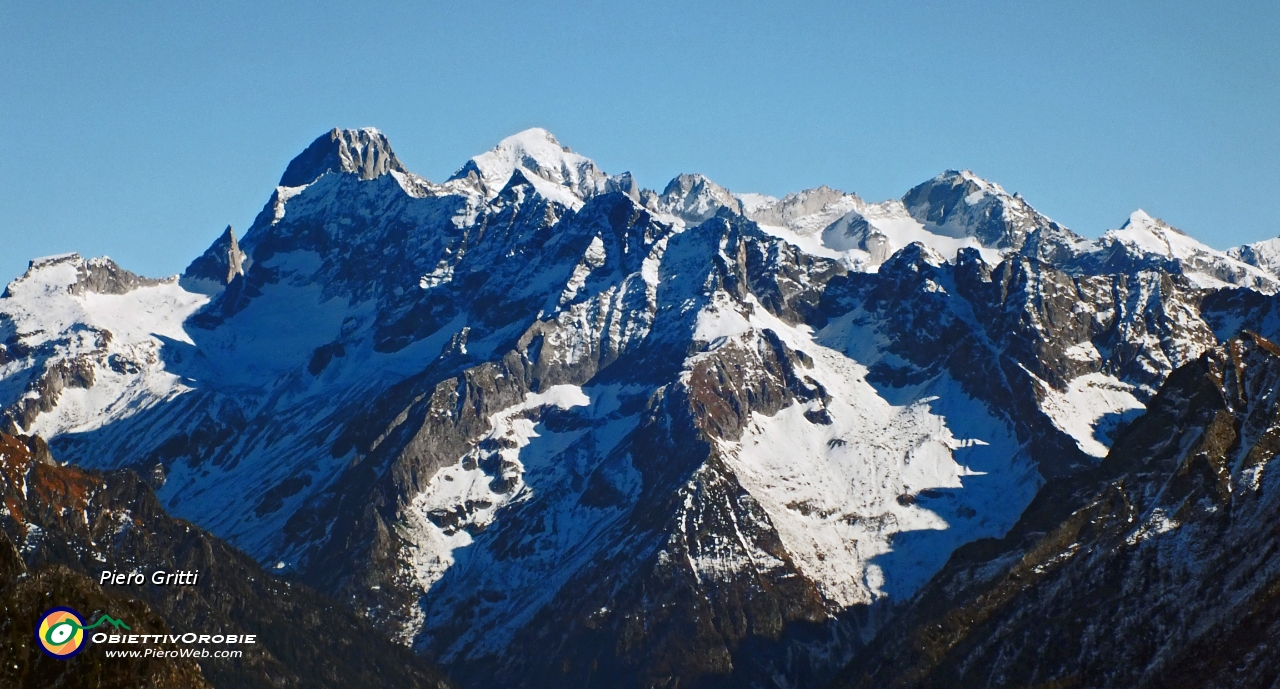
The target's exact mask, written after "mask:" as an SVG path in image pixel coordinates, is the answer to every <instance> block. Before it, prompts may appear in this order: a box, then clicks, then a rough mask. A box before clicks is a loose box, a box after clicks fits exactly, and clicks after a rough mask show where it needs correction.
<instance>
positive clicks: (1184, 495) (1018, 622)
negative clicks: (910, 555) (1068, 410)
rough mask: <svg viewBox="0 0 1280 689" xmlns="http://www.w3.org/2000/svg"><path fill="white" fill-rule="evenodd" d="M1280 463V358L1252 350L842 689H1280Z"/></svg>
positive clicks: (877, 647) (1169, 400) (1221, 354)
mask: <svg viewBox="0 0 1280 689" xmlns="http://www.w3.org/2000/svg"><path fill="white" fill-rule="evenodd" d="M1278 452H1280V347H1277V346H1276V345H1275V344H1273V343H1272V342H1270V341H1268V340H1267V339H1265V338H1263V337H1261V336H1258V335H1256V334H1253V333H1249V332H1245V333H1244V334H1243V335H1242V336H1241V337H1239V338H1236V339H1232V340H1229V341H1227V342H1225V343H1223V344H1222V345H1221V346H1219V347H1216V348H1214V349H1213V350H1211V351H1209V352H1206V353H1205V354H1204V355H1202V356H1201V357H1200V358H1199V359H1197V360H1196V361H1194V362H1192V363H1190V364H1187V365H1186V366H1184V367H1182V368H1180V369H1178V370H1177V371H1175V372H1174V373H1173V375H1171V376H1170V377H1169V380H1168V381H1167V382H1166V383H1165V384H1164V386H1163V387H1162V388H1161V390H1160V392H1159V394H1158V395H1157V396H1156V398H1155V400H1153V401H1152V403H1151V405H1150V407H1149V411H1148V412H1147V413H1146V414H1145V415H1144V416H1143V417H1142V418H1140V419H1138V420H1137V421H1136V422H1134V423H1133V425H1132V426H1131V427H1130V428H1128V429H1127V430H1126V431H1125V432H1124V433H1123V434H1122V435H1121V436H1120V437H1119V439H1118V440H1117V441H1116V443H1115V445H1114V446H1113V447H1112V449H1111V452H1110V453H1109V454H1108V456H1107V458H1106V459H1105V460H1104V461H1103V462H1102V463H1101V464H1100V465H1099V466H1097V467H1096V468H1093V469H1090V470H1087V471H1084V472H1081V473H1079V474H1077V475H1075V476H1072V477H1070V478H1064V479H1061V480H1058V481H1054V482H1051V483H1049V484H1048V485H1047V486H1046V487H1045V489H1044V490H1043V491H1042V492H1041V493H1040V495H1039V496H1038V497H1037V498H1036V501H1035V502H1034V503H1033V504H1032V506H1031V507H1030V508H1029V509H1028V510H1027V512H1026V513H1025V514H1024V516H1023V517H1022V519H1021V520H1020V521H1019V522H1018V524H1017V525H1016V526H1015V527H1014V528H1013V530H1012V531H1011V532H1010V533H1009V535H1008V536H1006V537H1005V538H1004V539H1002V540H999V541H990V540H988V541H985V542H978V543H973V544H971V545H968V546H965V547H963V548H961V549H960V550H959V551H958V552H957V553H956V554H955V556H954V557H953V558H952V560H951V562H950V563H949V564H948V565H947V567H946V568H945V569H944V570H943V571H942V572H941V573H940V574H939V575H938V576H937V577H935V578H934V580H933V581H932V582H931V583H930V584H929V585H928V586H927V587H926V588H925V589H924V590H923V591H922V592H921V594H920V596H919V597H918V598H917V599H916V600H914V601H913V602H912V604H911V605H910V606H909V607H908V608H907V609H906V610H905V611H904V612H903V613H902V614H901V615H900V616H899V617H897V618H896V619H895V620H894V621H893V622H891V623H890V624H889V625H888V626H887V627H886V629H885V630H883V631H882V632H881V633H880V635H879V636H878V637H877V639H876V640H875V642H874V643H873V644H872V645H871V646H870V648H869V649H868V650H867V652H866V653H865V654H863V655H862V656H861V657H859V658H858V659H857V660H856V661H855V662H854V663H853V664H852V665H851V666H850V667H849V668H847V669H846V671H845V673H844V674H843V676H842V677H841V678H840V680H839V681H837V682H836V683H835V685H834V686H835V687H842V688H844V687H848V688H852V687H1061V688H1063V689H1066V688H1068V687H1099V688H1101V687H1117V688H1119V687H1152V688H1155V687H1187V688H1192V687H1197V688H1199V687H1220V688H1222V689H1227V688H1229V687H1271V686H1276V683H1277V682H1278V681H1280V526H1277V525H1278V524H1280V474H1277V472H1275V471H1272V470H1271V467H1270V465H1271V463H1272V462H1274V461H1275V459H1276V455H1277V453H1278Z"/></svg>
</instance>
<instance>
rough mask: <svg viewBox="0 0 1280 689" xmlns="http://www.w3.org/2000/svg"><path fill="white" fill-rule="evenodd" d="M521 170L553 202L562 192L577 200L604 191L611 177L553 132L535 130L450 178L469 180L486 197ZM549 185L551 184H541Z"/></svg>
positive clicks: (474, 160)
mask: <svg viewBox="0 0 1280 689" xmlns="http://www.w3.org/2000/svg"><path fill="white" fill-rule="evenodd" d="M516 170H520V171H521V172H523V173H524V176H525V178H526V179H527V180H528V181H529V182H531V183H532V184H534V186H535V187H537V189H538V191H539V193H542V194H543V195H544V196H549V197H551V198H552V200H563V199H562V198H561V195H562V194H561V193H559V190H561V189H564V190H568V191H569V192H570V194H572V195H573V196H575V197H576V198H577V199H578V200H582V199H586V198H589V197H591V196H594V195H596V194H598V193H600V192H602V191H604V190H605V188H606V186H607V184H608V180H609V176H608V175H606V174H605V173H604V171H603V170H601V169H600V168H599V167H598V166H597V165H596V164H595V161H593V160H591V159H590V158H588V157H586V156H583V155H580V154H577V153H574V152H573V151H571V150H570V149H569V147H568V146H563V145H561V144H560V142H559V141H557V140H556V137H555V136H553V135H552V134H551V132H549V131H547V130H545V129H541V128H538V127H534V128H532V129H526V130H524V131H522V132H519V133H517V134H513V135H511V136H508V137H507V138H505V139H503V140H502V141H500V142H498V145H497V146H495V147H494V148H493V149H491V150H489V151H486V152H485V153H481V154H480V155H478V156H476V157H474V158H472V159H471V160H468V161H467V163H466V164H465V165H463V166H462V168H461V169H460V170H458V171H457V172H455V173H454V174H453V177H450V178H449V179H450V180H451V181H453V180H461V181H469V182H470V183H472V184H474V185H475V186H476V187H478V188H479V189H480V191H482V192H483V193H484V195H485V196H487V197H490V198H492V197H494V196H497V194H498V192H500V191H502V189H503V187H505V186H506V185H507V182H508V181H509V180H510V179H511V175H512V174H513V173H514V172H515V171H516ZM540 182H550V183H551V185H546V184H540Z"/></svg>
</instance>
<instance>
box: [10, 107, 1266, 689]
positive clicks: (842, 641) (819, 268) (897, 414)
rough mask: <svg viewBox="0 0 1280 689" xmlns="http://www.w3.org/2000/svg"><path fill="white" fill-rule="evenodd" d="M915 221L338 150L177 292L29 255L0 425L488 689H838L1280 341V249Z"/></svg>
mask: <svg viewBox="0 0 1280 689" xmlns="http://www.w3.org/2000/svg"><path fill="white" fill-rule="evenodd" d="M1276 242H1280V240H1271V241H1269V242H1262V243H1259V244H1255V245H1249V246H1246V247H1240V248H1238V249H1232V250H1229V251H1226V252H1221V251H1217V250H1214V249H1212V248H1210V247H1208V246H1206V245H1204V244H1202V243H1200V242H1198V241H1196V240H1194V239H1192V238H1191V237H1189V236H1188V235H1186V234H1184V233H1183V232H1181V231H1179V230H1177V229H1175V228H1172V227H1170V226H1168V225H1167V224H1165V223H1163V222H1161V221H1159V220H1157V219H1154V218H1151V217H1150V216H1148V215H1147V214H1146V213H1144V212H1142V211H1136V212H1135V213H1133V215H1132V216H1130V218H1129V219H1128V220H1127V221H1126V222H1125V223H1124V224H1123V225H1122V226H1121V227H1120V228H1119V229H1116V230H1112V231H1109V232H1107V233H1106V234H1104V235H1103V236H1102V237H1100V238H1098V239H1096V240H1089V239H1085V238H1083V237H1081V236H1079V235H1076V234H1074V233H1073V232H1071V231H1070V230H1068V229H1067V228H1065V227H1062V226H1061V225H1059V224H1057V223H1055V222H1053V221H1051V220H1050V219H1048V218H1046V217H1044V216H1043V215H1041V214H1040V213H1038V212H1037V211H1036V210H1035V209H1034V208H1032V207H1031V206H1030V205H1029V204H1028V203H1027V201H1026V200H1025V199H1023V198H1022V197H1021V196H1019V195H1017V194H1010V193H1008V192H1007V191H1005V190H1004V189H1003V188H1001V187H1000V186H999V185H998V184H995V183H992V182H988V181H985V180H983V179H980V178H978V177H977V176H975V175H973V174H972V173H970V172H968V171H960V172H956V171H948V172H944V173H943V174H941V175H938V176H937V177H935V178H933V179H932V180H929V181H927V182H925V183H923V184H921V185H919V186H917V187H915V188H913V189H911V190H909V191H908V192H907V193H906V194H905V195H904V196H903V198H902V199H900V200H890V201H884V202H879V203H871V202H867V201H865V200H863V199H862V198H860V197H858V196H857V195H855V194H852V193H844V192H840V191H836V190H833V189H830V188H827V187H819V188H817V189H809V190H805V191H801V192H798V193H795V194H791V195H788V196H786V197H784V198H781V199H777V198H772V197H767V196H763V195H759V194H747V193H743V194H735V193H732V192H730V191H729V190H727V189H725V188H723V187H721V186H719V185H717V184H716V183H714V182H713V181H711V180H709V179H707V178H705V177H703V176H701V175H681V176H679V177H677V178H676V179H674V180H672V181H671V183H670V184H668V185H667V186H666V187H665V188H664V189H663V190H662V192H661V193H658V192H655V191H651V190H647V189H642V188H640V187H639V186H638V185H637V183H636V182H635V180H634V179H633V177H632V176H631V175H630V174H628V173H622V174H617V175H610V174H607V173H605V172H604V171H602V170H601V169H600V168H599V167H598V166H597V165H596V164H595V163H594V162H592V161H591V160H590V159H589V158H586V157H584V156H582V155H580V154H577V153H574V152H571V151H570V150H569V149H568V148H566V147H564V146H562V145H561V144H560V143H559V142H558V141H557V140H556V139H555V138H554V137H553V136H552V135H551V134H550V133H548V132H546V131H544V130H541V129H531V130H528V131H525V132H521V133H519V134H516V135H514V136H512V137H509V138H507V139H504V140H503V141H502V142H500V143H499V144H498V146H497V147H495V148H494V149H493V150H491V151H488V152H486V153H483V154H481V155H478V156H476V157H475V158H473V159H471V160H470V161H468V162H467V163H466V164H464V165H463V166H462V167H461V168H460V169H459V171H458V172H457V173H456V174H455V175H453V176H452V177H451V178H449V179H448V180H446V181H444V182H441V183H435V182H431V181H428V180H425V179H423V178H421V177H419V176H417V175H414V174H413V173H411V172H409V171H408V170H407V169H406V168H405V167H404V165H403V164H402V163H401V162H400V160H399V159H398V158H397V157H396V155H395V153H394V152H393V151H392V149H391V146H390V144H389V143H388V141H387V139H386V137H384V136H383V135H382V134H381V133H379V132H378V131H376V130H373V129H364V130H336V129H335V130H333V131H332V132H330V133H329V134H326V135H324V136H322V137H320V138H319V139H317V140H316V141H315V143H313V144H312V145H311V146H310V147H308V148H307V150H306V151H304V152H303V153H302V154H300V155H299V156H298V157H297V158H295V159H294V160H293V161H292V162H291V163H290V164H289V165H288V166H287V168H286V171H285V173H284V175H283V177H282V178H281V181H280V186H278V187H277V188H276V189H275V191H274V192H273V193H272V194H271V197H270V199H269V200H268V201H267V203H266V205H265V207H264V208H263V210H262V212H261V213H260V214H259V215H258V217H257V218H256V220H255V221H254V223H253V225H252V226H251V227H250V228H249V229H248V231H247V232H245V233H244V235H243V237H242V238H237V236H236V235H235V233H234V232H233V231H232V230H231V228H227V230H226V231H225V232H224V234H223V235H222V236H221V237H220V238H219V239H218V240H217V241H216V242H215V243H214V244H213V245H212V246H211V247H210V248H209V249H208V250H207V251H206V252H205V253H204V254H203V255H201V256H199V257H197V258H196V259H195V260H194V261H192V263H191V264H190V266H189V267H188V268H187V270H186V271H185V272H184V273H183V274H182V275H181V276H175V277H173V278H169V279H163V280H156V279H149V278H142V277H139V276H137V275H134V274H133V273H130V272H129V271H127V270H125V269H124V268H122V267H120V266H117V265H116V264H115V263H114V262H112V261H111V260H109V259H105V258H97V259H87V260H86V259H84V258H81V257H80V256H78V255H75V254H68V255H64V256H54V257H48V258H42V259H36V260H33V261H32V262H31V265H30V268H29V269H28V270H27V272H26V273H25V274H24V275H23V276H21V277H19V278H17V279H16V280H14V281H13V282H11V283H10V284H9V286H8V288H7V289H6V290H5V292H4V295H3V297H2V298H0V342H2V343H3V344H0V405H2V406H3V414H4V419H3V420H4V425H5V426H6V428H7V430H8V431H9V432H12V433H21V434H28V435H40V436H42V437H44V438H46V439H48V441H49V443H50V444H51V446H52V447H53V448H54V449H55V454H56V455H57V456H58V457H59V458H60V459H63V460H69V461H73V462H76V463H79V464H82V465H85V466H89V467H94V468H102V469H114V468H121V467H131V468H135V469H137V470H139V471H140V472H142V473H143V475H145V476H147V477H150V479H151V480H152V482H153V485H155V486H156V487H157V494H158V496H159V497H160V498H161V500H162V501H163V502H164V504H165V506H166V507H167V509H168V510H169V511H170V512H171V513H173V514H176V515H178V516H181V517H184V518H186V519H189V520H191V521H193V522H195V523H197V524H199V525H201V526H202V527H204V528H206V529H208V530H210V531H212V532H213V533H215V534H217V535H218V536H220V537H222V538H224V539H226V540H228V541H230V542H231V543H233V544H235V545H236V546H238V547H240V548H241V549H243V550H245V551H246V552H248V553H250V554H251V555H252V556H253V557H255V558H256V559H258V560H259V561H260V562H261V563H263V564H264V565H266V566H268V567H270V568H272V569H273V570H275V571H277V572H280V573H282V574H285V575H288V576H292V577H296V578H298V579H301V580H303V581H305V582H307V583H309V584H312V585H313V586H315V587H317V588H319V589H320V590H322V591H325V592H327V593H328V594H330V595H332V596H333V597H335V598H336V599H337V600H339V601H341V602H342V603H344V604H346V605H348V606H350V607H351V608H352V609H353V610H355V611H357V612H359V613H360V614H362V615H365V616H366V617H367V618H368V619H370V620H371V621H373V622H374V623H375V624H377V625H379V626H380V628H381V629H382V630H383V631H384V632H385V633H386V634H387V635H389V636H391V637H393V638H395V639H397V640H399V641H401V642H403V643H405V644H408V645H411V646H412V647H413V648H415V649H416V650H418V651H420V652H421V653H423V654H426V655H427V656H428V657H430V658H432V659H434V660H436V661H437V662H439V663H440V664H442V665H443V666H444V667H446V668H447V669H449V670H450V671H451V672H452V673H453V675H454V677H455V678H456V679H457V680H459V682H460V683H461V684H462V685H464V686H489V685H492V684H491V683H494V682H497V683H498V685H501V686H529V687H535V686H537V687H541V686H547V687H551V686H557V687H559V686H584V687H585V686H597V685H598V684H599V683H600V682H601V681H602V679H601V678H606V677H607V678H610V679H609V682H610V685H611V686H622V687H626V686H634V687H658V686H676V685H677V684H678V685H679V686H761V687H764V686H814V685H815V683H821V682H823V681H825V680H826V679H827V678H829V677H831V676H832V674H833V673H834V672H835V671H836V670H837V669H838V668H839V667H841V666H842V665H843V664H844V663H846V662H847V661H848V660H850V659H851V658H853V657H855V656H856V655H857V654H858V652H859V650H860V649H861V648H862V647H863V645H864V644H866V643H868V642H869V641H871V639H872V638H873V637H874V636H875V635H876V633H877V631H878V630H879V629H881V628H882V627H883V625H884V624H885V623H886V621H887V620H890V619H892V618H893V616H894V615H895V611H897V610H898V609H900V607H901V605H902V604H904V603H905V602H906V601H908V600H909V599H910V598H911V597H912V596H913V595H914V594H915V593H916V592H917V591H918V590H920V589H921V587H922V586H924V585H925V583H926V582H928V581H929V580H930V578H931V577H933V576H934V575H935V574H936V573H937V572H939V571H940V570H941V569H942V568H943V566H944V565H945V564H946V562H947V560H948V557H949V556H950V555H951V553H952V552H953V551H955V550H956V549H957V548H959V547H960V546H962V545H964V544H966V543H970V542H973V541H975V540H978V539H983V538H999V537H1002V536H1004V535H1005V534H1006V532H1008V531H1009V529H1010V528H1011V527H1013V525H1014V524H1015V523H1016V522H1017V521H1018V519H1019V517H1020V516H1021V515H1022V513H1023V510H1024V508H1026V506H1027V505H1028V504H1030V503H1031V501H1032V500H1033V498H1034V497H1035V496H1036V494H1037V491H1038V490H1039V489H1040V487H1041V485H1042V484H1043V483H1044V482H1045V481H1046V480H1053V479H1055V478H1060V477H1067V476H1074V475H1078V474H1079V473H1080V472H1084V471H1089V470H1091V469H1092V468H1093V467H1096V466H1097V465H1098V463H1099V461H1100V460H1101V458H1102V457H1104V456H1106V455H1107V453H1108V451H1109V448H1110V447H1111V445H1112V442H1113V439H1114V437H1115V434H1116V433H1117V432H1118V431H1119V430H1120V429H1123V428H1124V427H1126V426H1127V425H1128V424H1129V423H1130V422H1131V421H1132V420H1133V419H1135V418H1137V417H1138V416H1140V415H1141V414H1142V413H1143V412H1144V410H1145V409H1146V407H1147V405H1148V404H1150V403H1151V401H1152V399H1153V397H1154V396H1155V395H1156V393H1157V391H1158V390H1159V389H1160V387H1161V385H1162V384H1163V383H1164V382H1165V379H1166V378H1167V377H1168V376H1169V375H1170V373H1172V372H1173V371H1174V370H1175V369H1177V368H1178V367H1180V366H1183V365H1185V364H1188V363H1189V362H1193V361H1195V360H1197V358H1199V357H1200V356H1201V355H1202V354H1204V353H1206V352H1209V351H1212V350H1214V348H1215V347H1217V346H1218V345H1219V343H1220V342H1221V341H1223V340H1225V339H1227V338H1229V337H1232V336H1234V335H1236V333H1237V332H1239V330H1240V328H1242V327H1245V326H1249V327H1252V328H1254V329H1255V330H1257V331H1258V332H1261V333H1264V334H1270V333H1272V332H1274V331H1275V330H1277V327H1276V326H1277V324H1276V321H1275V318H1274V316H1273V315H1272V310H1273V309H1272V306H1271V304H1272V303H1273V301H1274V295H1275V294H1276V293H1277V292H1278V291H1280V275H1278V274H1277V272H1276V271H1277V269H1280V258H1278V257H1280V249H1277V248H1276V245H1275V243H1276Z"/></svg>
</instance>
